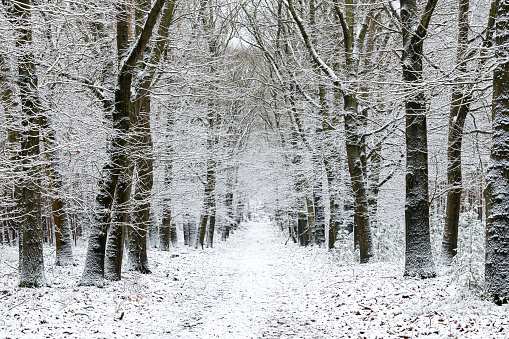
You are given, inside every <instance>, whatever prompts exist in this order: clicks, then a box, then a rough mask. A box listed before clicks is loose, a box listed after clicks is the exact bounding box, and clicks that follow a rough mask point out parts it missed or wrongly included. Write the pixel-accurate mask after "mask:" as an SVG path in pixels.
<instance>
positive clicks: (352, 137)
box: [343, 95, 375, 263]
mask: <svg viewBox="0 0 509 339" xmlns="http://www.w3.org/2000/svg"><path fill="white" fill-rule="evenodd" d="M343 99H344V103H345V133H346V155H347V159H348V171H349V172H350V178H351V180H352V188H353V195H354V211H355V227H356V229H357V232H358V237H359V250H360V262H361V263H367V262H369V261H370V260H371V258H373V256H374V255H375V253H374V247H373V236H372V234H371V227H370V223H369V210H368V192H367V187H366V186H367V185H366V179H365V173H364V171H363V166H362V164H363V163H365V162H366V161H365V160H364V161H363V160H362V157H364V156H365V154H364V153H363V152H362V145H363V137H362V135H361V131H359V127H360V126H359V121H358V119H359V117H358V113H357V112H358V107H357V100H356V99H355V96H354V95H345V96H343Z"/></svg>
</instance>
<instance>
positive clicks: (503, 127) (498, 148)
mask: <svg viewBox="0 0 509 339" xmlns="http://www.w3.org/2000/svg"><path fill="white" fill-rule="evenodd" d="M508 32H509V3H508V2H507V1H497V20H496V24H495V42H496V50H495V57H496V60H497V62H498V65H497V67H496V68H495V70H494V71H493V104H492V112H493V113H492V115H493V118H492V119H493V139H492V146H491V157H490V166H489V169H488V187H487V188H486V205H487V221H486V266H485V277H486V291H487V294H488V295H489V296H490V297H491V299H492V300H493V301H494V302H495V303H496V304H505V303H508V302H509V280H508V277H509V212H508V207H507V206H508V195H507V192H508V191H509V171H508V170H507V169H508V168H509V147H508V140H509V61H508V60H509V34H508Z"/></svg>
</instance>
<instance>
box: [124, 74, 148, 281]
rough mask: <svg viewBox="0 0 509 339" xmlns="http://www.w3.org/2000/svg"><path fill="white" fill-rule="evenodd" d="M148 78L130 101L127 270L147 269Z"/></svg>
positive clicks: (140, 270) (144, 270)
mask: <svg viewBox="0 0 509 339" xmlns="http://www.w3.org/2000/svg"><path fill="white" fill-rule="evenodd" d="M149 86H150V81H149V80H147V81H145V83H144V84H143V85H142V93H141V94H142V97H141V98H140V99H138V100H137V102H136V103H135V104H134V105H133V106H135V107H134V108H133V110H134V117H133V130H134V142H133V146H134V156H132V158H133V161H134V163H135V166H134V168H135V169H136V171H137V173H138V175H137V178H138V180H137V182H136V191H135V195H134V207H133V213H132V220H131V221H132V222H131V225H130V228H131V230H130V232H129V234H130V237H129V262H130V270H133V271H137V272H140V273H150V269H149V267H148V256H147V230H148V229H150V228H151V225H150V223H151V218H150V208H151V207H150V196H151V193H152V186H153V183H154V174H153V155H152V154H153V152H152V135H151V128H150V95H149V93H148V88H149Z"/></svg>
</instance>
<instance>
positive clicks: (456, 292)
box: [0, 223, 509, 339]
mask: <svg viewBox="0 0 509 339" xmlns="http://www.w3.org/2000/svg"><path fill="white" fill-rule="evenodd" d="M285 242H286V238H285V237H283V235H281V234H280V232H279V231H278V230H277V229H276V228H275V227H274V226H273V225H271V224H263V223H249V224H243V225H242V227H241V229H239V230H238V231H236V232H235V233H234V234H233V235H232V236H231V238H229V239H228V240H227V241H226V242H219V241H218V242H217V243H216V245H215V247H214V248H213V249H205V250H194V249H188V248H185V247H184V246H182V247H181V248H180V249H177V250H176V251H173V252H159V251H151V252H150V253H149V255H150V260H151V263H152V267H153V274H150V275H141V274H136V273H133V272H128V271H125V273H124V274H123V277H122V281H119V282H109V283H107V284H106V286H105V287H104V288H102V289H100V288H95V287H76V283H77V281H78V279H79V276H80V274H81V272H82V268H83V260H84V250H85V248H84V247H83V246H78V247H77V248H76V254H77V255H76V256H77V258H78V266H76V267H63V268H62V267H55V266H53V265H52V262H53V260H54V253H53V252H52V251H51V250H50V249H49V248H46V249H45V251H46V252H45V253H46V255H45V261H46V263H47V264H46V266H47V267H46V274H47V279H48V281H49V283H50V287H47V288H41V289H20V288H18V287H16V284H17V282H18V279H19V277H18V273H17V269H16V265H17V258H16V248H15V247H0V276H1V277H2V280H1V282H2V283H3V286H2V287H1V288H0V338H87V339H88V338H161V339H163V338H200V339H201V338H239V339H244V338H508V337H509V318H508V317H509V312H508V310H509V309H508V307H507V306H504V307H498V306H495V305H494V304H492V303H490V302H488V301H484V300H482V299H480V298H479V297H468V296H467V297H465V296H463V295H464V293H462V292H463V291H464V290H461V289H458V288H457V286H456V285H455V283H454V282H453V281H452V280H451V278H450V277H449V276H447V275H443V274H442V275H441V276H440V277H439V278H436V279H428V280H413V279H404V278H402V277H401V275H402V269H403V266H402V263H376V264H368V265H359V264H355V263H352V262H343V261H339V260H338V257H337V254H334V253H330V252H327V251H326V250H325V249H319V248H312V247H311V248H309V247H308V248H305V247H299V246H297V245H296V244H293V243H292V242H291V241H290V242H288V244H286V245H285Z"/></svg>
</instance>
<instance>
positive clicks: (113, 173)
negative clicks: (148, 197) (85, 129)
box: [79, 0, 165, 286]
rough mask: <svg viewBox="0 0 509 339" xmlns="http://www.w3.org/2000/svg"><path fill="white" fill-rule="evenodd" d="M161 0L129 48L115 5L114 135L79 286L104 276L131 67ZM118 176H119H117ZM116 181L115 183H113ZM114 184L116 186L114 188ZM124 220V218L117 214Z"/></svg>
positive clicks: (123, 14)
mask: <svg viewBox="0 0 509 339" xmlns="http://www.w3.org/2000/svg"><path fill="white" fill-rule="evenodd" d="M164 2H165V0H156V1H155V2H154V4H153V6H152V8H151V9H150V11H149V13H148V14H147V19H146V22H145V25H144V26H143V29H142V32H141V34H140V36H139V37H138V39H137V40H136V43H135V45H134V46H133V48H131V49H129V22H128V17H129V10H128V8H127V7H128V6H127V5H126V4H122V5H118V7H119V8H118V9H119V12H118V15H117V50H118V53H119V59H120V71H119V75H118V78H117V86H116V88H115V110H114V112H113V116H112V118H113V129H114V131H115V135H114V137H113V139H112V142H111V145H110V147H109V150H108V155H109V159H108V161H107V162H106V165H105V166H104V167H103V178H102V180H101V181H100V182H99V193H98V195H97V197H96V207H95V209H96V210H95V220H94V221H95V222H94V223H93V224H92V226H91V230H90V237H89V240H88V250H87V257H86V261H85V268H84V270H83V275H82V277H81V280H80V282H79V285H82V286H90V285H94V286H102V285H103V278H104V257H105V249H106V236H107V232H108V228H109V222H110V213H111V207H112V202H113V197H114V196H115V194H116V193H117V194H120V195H121V197H117V198H116V200H118V201H119V206H121V207H122V206H123V204H124V203H126V202H127V201H126V200H125V198H128V196H126V195H125V194H126V193H127V186H128V182H127V181H126V180H127V179H124V178H121V177H122V175H124V176H125V175H126V174H128V173H126V172H128V170H127V168H128V158H127V154H126V149H125V148H126V146H127V135H128V132H129V129H130V117H129V113H130V112H131V110H130V107H129V106H130V101H131V98H130V94H131V83H132V69H133V68H134V66H135V65H136V63H137V62H138V60H139V59H140V57H141V55H142V53H143V51H144V50H145V47H146V46H147V43H148V41H149V40H150V37H151V36H152V29H153V28H154V25H155V24H156V21H157V18H158V17H159V14H160V12H161V9H162V7H163V4H164ZM119 178H120V180H119ZM117 184H118V185H117ZM117 186H120V187H119V188H118V189H117ZM118 219H119V220H123V221H125V218H118Z"/></svg>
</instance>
